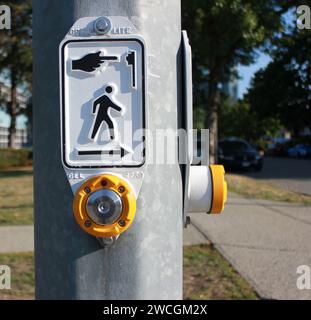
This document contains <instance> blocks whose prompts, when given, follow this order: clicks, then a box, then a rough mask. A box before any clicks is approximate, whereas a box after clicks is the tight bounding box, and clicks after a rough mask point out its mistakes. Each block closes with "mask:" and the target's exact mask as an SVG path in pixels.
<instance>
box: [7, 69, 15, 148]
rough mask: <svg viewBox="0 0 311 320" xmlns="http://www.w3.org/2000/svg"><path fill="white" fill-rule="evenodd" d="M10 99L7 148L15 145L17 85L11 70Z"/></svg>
mask: <svg viewBox="0 0 311 320" xmlns="http://www.w3.org/2000/svg"><path fill="white" fill-rule="evenodd" d="M11 73H12V74H11V101H10V104H9V114H10V117H11V122H10V127H9V148H15V147H16V117H17V87H16V78H15V72H14V71H11Z"/></svg>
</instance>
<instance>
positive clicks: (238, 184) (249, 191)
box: [226, 174, 311, 205]
mask: <svg viewBox="0 0 311 320" xmlns="http://www.w3.org/2000/svg"><path fill="white" fill-rule="evenodd" d="M226 180H227V183H228V189H229V191H231V192H234V193H236V194H239V195H241V196H243V197H246V198H251V199H264V200H273V201H281V202H290V203H297V204H303V205H311V196H308V195H304V194H301V193H297V192H293V191H289V190H285V189H282V188H279V187H277V186H274V185H270V184H268V183H265V182H262V181H257V180H256V179H253V178H249V177H244V176H240V175H237V174H226Z"/></svg>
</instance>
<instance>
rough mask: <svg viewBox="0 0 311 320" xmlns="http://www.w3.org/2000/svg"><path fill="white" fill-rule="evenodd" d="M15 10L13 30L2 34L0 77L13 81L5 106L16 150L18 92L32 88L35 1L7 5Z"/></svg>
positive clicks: (15, 2)
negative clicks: (33, 11) (33, 12)
mask: <svg viewBox="0 0 311 320" xmlns="http://www.w3.org/2000/svg"><path fill="white" fill-rule="evenodd" d="M6 5H8V6H9V7H10V8H11V13H12V23H11V29H10V30H2V31H1V37H0V74H1V77H4V78H8V79H9V81H10V99H9V101H8V102H7V103H6V105H4V108H5V110H6V112H7V113H8V114H9V115H10V118H11V123H10V127H9V146H10V147H14V146H15V137H16V117H17V116H18V115H19V114H20V113H21V112H23V110H21V108H20V105H19V103H18V101H17V90H18V88H23V89H24V90H27V89H29V88H30V86H31V69H32V55H31V34H32V33H31V10H32V9H31V0H11V1H6Z"/></svg>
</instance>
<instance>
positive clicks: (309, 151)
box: [287, 143, 311, 158]
mask: <svg viewBox="0 0 311 320" xmlns="http://www.w3.org/2000/svg"><path fill="white" fill-rule="evenodd" d="M287 154H288V155H289V156H290V157H299V158H303V157H308V156H311V146H309V145H307V144H303V143H299V144H296V145H295V146H293V147H291V148H288V149H287Z"/></svg>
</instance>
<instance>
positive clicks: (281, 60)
mask: <svg viewBox="0 0 311 320" xmlns="http://www.w3.org/2000/svg"><path fill="white" fill-rule="evenodd" d="M271 54H272V56H273V61H272V62H271V63H270V64H269V65H268V66H267V67H266V69H265V70H260V71H259V72H257V73H256V75H255V78H254V80H253V82H252V87H251V89H250V91H249V93H248V95H247V97H246V99H247V100H248V101H249V103H250V105H251V108H252V110H253V112H256V114H257V116H258V117H260V118H261V119H263V121H264V120H267V119H271V118H278V119H279V120H280V121H281V123H282V124H283V125H284V126H285V127H286V128H287V129H289V130H291V131H292V132H293V133H294V134H296V135H297V134H298V133H299V131H300V130H301V129H302V128H304V127H306V126H310V123H311V34H310V31H309V30H298V29H296V28H294V29H292V30H291V31H289V32H287V33H284V34H283V35H282V36H281V37H280V38H278V39H277V40H276V41H275V43H274V50H273V51H272V52H271Z"/></svg>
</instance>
